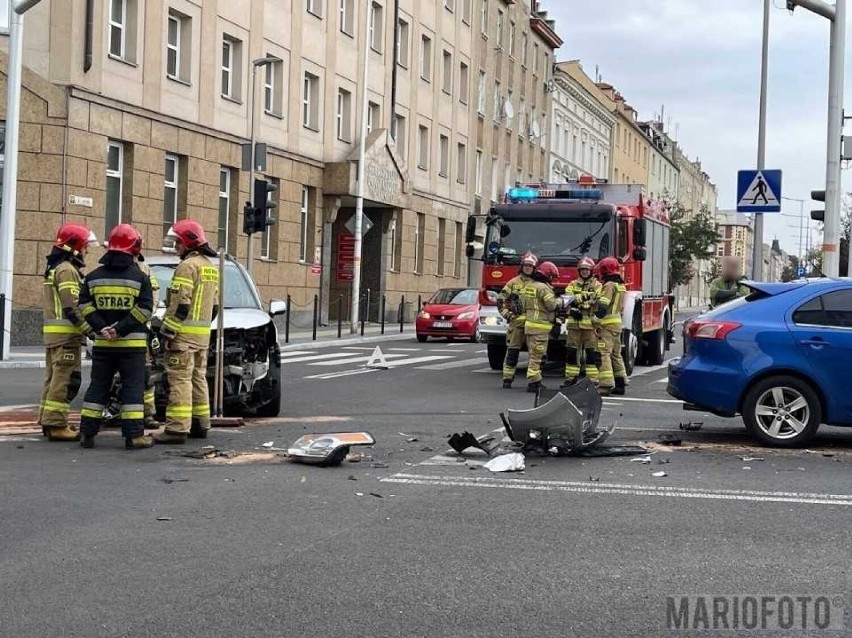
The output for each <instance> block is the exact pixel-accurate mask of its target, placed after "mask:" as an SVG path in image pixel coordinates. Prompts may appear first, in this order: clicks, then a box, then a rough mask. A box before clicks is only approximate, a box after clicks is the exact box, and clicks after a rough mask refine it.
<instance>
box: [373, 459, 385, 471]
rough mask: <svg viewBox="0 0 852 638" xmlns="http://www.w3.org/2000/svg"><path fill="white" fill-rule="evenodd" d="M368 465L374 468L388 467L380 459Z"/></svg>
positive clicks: (382, 468)
mask: <svg viewBox="0 0 852 638" xmlns="http://www.w3.org/2000/svg"><path fill="white" fill-rule="evenodd" d="M370 467H371V468H373V469H374V470H384V469H387V468H389V467H390V465H388V464H387V463H383V462H382V461H375V462H373V463H370Z"/></svg>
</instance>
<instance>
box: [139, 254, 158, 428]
mask: <svg viewBox="0 0 852 638" xmlns="http://www.w3.org/2000/svg"><path fill="white" fill-rule="evenodd" d="M136 262H137V265H138V266H139V270H141V271H142V274H143V275H145V276H146V277H148V279H149V280H150V281H151V291H152V293H153V298H154V302H153V303H154V312H156V311H157V307H158V306H159V304H160V282H159V281H158V280H157V278H156V277H155V276H154V274H153V273H152V272H151V267H150V266H149V265H148V262H146V261H145V257H144V256H143V255H142V253H141V252H140V253H139V255H138V256H137V257H136ZM150 331H151V325H150V323H149V324H148V332H149V334H150ZM158 348H159V341H158V340H157V338H156V337H154V338H153V339H151V340H150V341H149V347H148V349H147V351H146V353H145V400H144V405H145V428H146V429H148V430H156V429H157V428H158V427H159V424H158V423H157V420H156V418H155V415H156V412H157V408H156V406H155V405H154V379H153V377H152V375H151V365H152V363H153V360H152V356H153V352H152V351H153V350H157V349H158Z"/></svg>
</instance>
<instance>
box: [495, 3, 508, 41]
mask: <svg viewBox="0 0 852 638" xmlns="http://www.w3.org/2000/svg"><path fill="white" fill-rule="evenodd" d="M505 17H506V14H505V13H503V10H502V9H497V25H496V34H495V36H496V38H497V48H498V49H502V48H503V39H504V35H503V20H504V19H505Z"/></svg>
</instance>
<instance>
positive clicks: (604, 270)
mask: <svg viewBox="0 0 852 638" xmlns="http://www.w3.org/2000/svg"><path fill="white" fill-rule="evenodd" d="M598 272H599V273H600V274H601V277H606V276H607V275H617V274H618V273H619V272H621V264H619V263H618V260H617V259H616V258H615V257H604V258H603V259H601V260H600V261H599V262H598Z"/></svg>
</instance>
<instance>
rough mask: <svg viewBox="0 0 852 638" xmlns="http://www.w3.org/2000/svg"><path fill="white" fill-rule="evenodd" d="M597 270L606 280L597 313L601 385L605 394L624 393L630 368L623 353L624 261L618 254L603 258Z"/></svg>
mask: <svg viewBox="0 0 852 638" xmlns="http://www.w3.org/2000/svg"><path fill="white" fill-rule="evenodd" d="M598 274H599V275H600V277H601V280H602V281H603V289H602V290H601V294H600V297H598V306H597V312H596V313H595V319H596V322H595V326H596V332H597V338H598V350H599V351H600V354H601V363H600V369H599V371H598V381H599V383H600V385H599V386H598V387H599V391H600V394H601V395H603V396H607V395H609V394H617V395H623V394H624V393H625V390H626V388H627V369H626V368H625V367H624V357H623V356H622V355H621V327H622V326H621V313H622V311H623V310H624V296H625V294H626V293H627V288H626V287H625V285H624V280H623V279H622V278H621V265H620V264H619V263H618V260H617V259H616V258H615V257H605V258H604V259H601V261H600V262H599V263H598Z"/></svg>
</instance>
